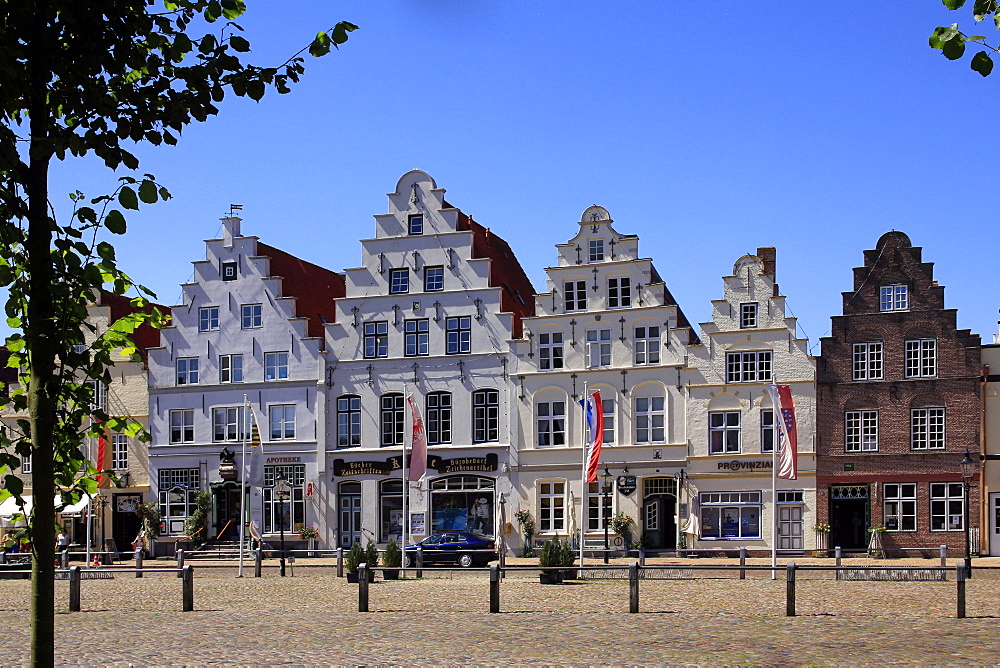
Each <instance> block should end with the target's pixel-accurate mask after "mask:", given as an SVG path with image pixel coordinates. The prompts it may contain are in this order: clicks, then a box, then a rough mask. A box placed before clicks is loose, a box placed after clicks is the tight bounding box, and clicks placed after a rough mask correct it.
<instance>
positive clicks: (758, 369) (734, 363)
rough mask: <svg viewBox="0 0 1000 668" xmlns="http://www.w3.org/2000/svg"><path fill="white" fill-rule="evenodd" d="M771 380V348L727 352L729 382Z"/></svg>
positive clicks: (727, 380)
mask: <svg viewBox="0 0 1000 668" xmlns="http://www.w3.org/2000/svg"><path fill="white" fill-rule="evenodd" d="M770 381H771V351H770V350H745V351H740V352H734V353H726V382H727V383H768V382H770Z"/></svg>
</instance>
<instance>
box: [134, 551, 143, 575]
mask: <svg viewBox="0 0 1000 668" xmlns="http://www.w3.org/2000/svg"><path fill="white" fill-rule="evenodd" d="M135 576H136V577H137V578H141V577H142V548H141V547H137V548H135Z"/></svg>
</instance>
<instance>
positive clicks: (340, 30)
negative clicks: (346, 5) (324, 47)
mask: <svg viewBox="0 0 1000 668" xmlns="http://www.w3.org/2000/svg"><path fill="white" fill-rule="evenodd" d="M357 29H358V27H357V26H356V25H354V24H353V23H349V22H348V21H341V22H340V23H338V24H337V25H335V26H334V27H333V43H334V44H343V43H344V42H346V41H347V33H349V32H354V31H355V30H357Z"/></svg>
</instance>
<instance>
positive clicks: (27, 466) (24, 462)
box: [21, 455, 31, 473]
mask: <svg viewBox="0 0 1000 668" xmlns="http://www.w3.org/2000/svg"><path fill="white" fill-rule="evenodd" d="M21 473H31V455H28V456H27V457H21Z"/></svg>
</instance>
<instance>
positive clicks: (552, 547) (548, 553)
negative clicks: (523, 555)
mask: <svg viewBox="0 0 1000 668" xmlns="http://www.w3.org/2000/svg"><path fill="white" fill-rule="evenodd" d="M560 551H561V548H560V547H559V541H558V540H557V539H555V538H550V539H549V540H547V541H545V542H544V543H543V544H542V552H541V554H539V555H538V565H539V566H541V567H542V568H553V567H556V566H559V565H560V563H559V560H560V558H561V557H560Z"/></svg>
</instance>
